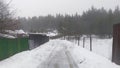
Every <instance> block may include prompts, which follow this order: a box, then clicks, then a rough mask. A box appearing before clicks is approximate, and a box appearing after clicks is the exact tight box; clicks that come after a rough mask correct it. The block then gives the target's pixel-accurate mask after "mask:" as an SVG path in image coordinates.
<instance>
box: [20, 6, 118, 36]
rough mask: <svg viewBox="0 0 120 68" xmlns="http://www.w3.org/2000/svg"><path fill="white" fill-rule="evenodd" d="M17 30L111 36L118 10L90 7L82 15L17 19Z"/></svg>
mask: <svg viewBox="0 0 120 68" xmlns="http://www.w3.org/2000/svg"><path fill="white" fill-rule="evenodd" d="M18 20H19V22H20V24H19V28H20V29H23V30H25V31H27V32H50V31H54V30H57V31H58V33H59V34H62V35H93V34H94V35H99V36H110V37H111V36H112V29H113V24H116V23H120V9H119V7H118V6H117V7H116V8H115V10H111V9H109V10H106V9H104V8H100V9H97V8H95V7H91V8H90V9H89V10H87V11H84V12H83V14H82V15H79V14H77V13H76V14H74V15H68V14H66V15H62V14H56V16H52V15H48V16H39V17H36V16H34V17H28V18H25V17H24V18H20V17H19V18H18Z"/></svg>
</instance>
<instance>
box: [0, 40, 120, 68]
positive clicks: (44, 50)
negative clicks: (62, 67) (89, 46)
mask: <svg viewBox="0 0 120 68" xmlns="http://www.w3.org/2000/svg"><path fill="white" fill-rule="evenodd" d="M56 47H57V49H58V50H59V48H61V47H65V48H66V49H67V50H68V51H69V52H70V54H71V56H72V57H73V59H74V60H75V62H76V64H77V65H78V66H79V68H120V66H118V65H116V64H114V63H112V62H111V61H109V60H108V59H106V58H104V57H101V56H99V55H96V54H94V53H92V52H89V51H88V50H86V49H83V48H82V47H80V46H77V45H75V44H73V43H71V42H68V41H64V40H51V41H50V42H48V43H46V44H43V45H42V46H40V47H38V48H36V49H34V50H31V51H25V52H21V53H19V54H16V55H14V56H12V57H10V58H8V59H6V60H3V61H1V62H0V68H39V67H40V64H41V63H42V62H44V61H46V59H47V58H49V55H50V54H51V53H52V52H53V50H54V49H55V48H56Z"/></svg>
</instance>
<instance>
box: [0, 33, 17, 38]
mask: <svg viewBox="0 0 120 68" xmlns="http://www.w3.org/2000/svg"><path fill="white" fill-rule="evenodd" d="M0 37H3V38H16V37H14V36H12V35H8V34H1V33H0Z"/></svg>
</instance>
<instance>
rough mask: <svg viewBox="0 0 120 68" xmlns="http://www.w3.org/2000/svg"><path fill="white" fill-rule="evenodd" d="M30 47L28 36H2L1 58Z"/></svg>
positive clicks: (0, 40) (0, 44)
mask: <svg viewBox="0 0 120 68" xmlns="http://www.w3.org/2000/svg"><path fill="white" fill-rule="evenodd" d="M28 49H29V45H28V38H16V39H8V38H0V60H3V59H5V58H8V57H10V56H12V55H14V54H16V53H18V52H21V51H24V50H28Z"/></svg>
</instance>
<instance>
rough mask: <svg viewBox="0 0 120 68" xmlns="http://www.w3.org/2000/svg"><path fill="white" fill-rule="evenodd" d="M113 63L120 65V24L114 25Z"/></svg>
mask: <svg viewBox="0 0 120 68" xmlns="http://www.w3.org/2000/svg"><path fill="white" fill-rule="evenodd" d="M112 61H113V62H115V63H116V64H119V65H120V24H115V25H113V51H112Z"/></svg>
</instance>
